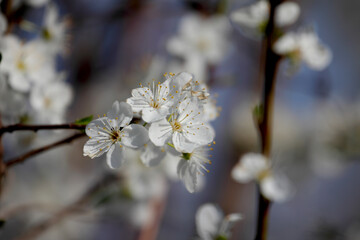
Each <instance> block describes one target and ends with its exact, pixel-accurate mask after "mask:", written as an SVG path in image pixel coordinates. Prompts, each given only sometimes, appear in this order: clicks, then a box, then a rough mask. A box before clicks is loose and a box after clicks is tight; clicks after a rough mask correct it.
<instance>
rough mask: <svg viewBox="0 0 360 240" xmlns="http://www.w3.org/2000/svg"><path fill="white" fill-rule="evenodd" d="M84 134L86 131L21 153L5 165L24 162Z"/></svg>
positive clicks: (10, 165)
mask: <svg viewBox="0 0 360 240" xmlns="http://www.w3.org/2000/svg"><path fill="white" fill-rule="evenodd" d="M84 136H85V133H77V134H75V135H72V136H70V137H67V138H65V139H63V140H60V141H58V142H55V143H52V144H49V145H46V146H43V147H40V148H38V149H34V150H31V151H30V152H27V153H25V154H23V155H21V156H20V157H17V158H15V159H12V160H9V161H7V162H6V163H5V166H6V168H9V167H12V166H13V165H16V164H19V163H23V162H24V161H25V160H26V159H27V158H29V157H32V156H34V155H37V154H39V153H42V152H45V151H47V150H49V149H51V148H54V147H57V146H60V145H63V144H66V143H71V142H72V141H74V140H75V139H78V138H81V137H84Z"/></svg>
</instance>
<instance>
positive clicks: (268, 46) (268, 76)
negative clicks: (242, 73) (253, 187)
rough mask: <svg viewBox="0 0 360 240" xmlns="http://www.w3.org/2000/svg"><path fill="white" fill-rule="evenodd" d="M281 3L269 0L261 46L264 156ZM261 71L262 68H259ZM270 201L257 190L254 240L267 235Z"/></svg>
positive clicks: (269, 131) (268, 138)
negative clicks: (274, 42) (267, 17)
mask: <svg viewBox="0 0 360 240" xmlns="http://www.w3.org/2000/svg"><path fill="white" fill-rule="evenodd" d="M280 3H281V0H270V17H269V22H268V25H267V27H266V30H265V38H264V40H263V46H264V47H265V51H264V53H265V56H264V58H263V59H265V62H264V64H261V67H264V71H263V72H264V86H263V89H264V91H263V99H262V106H263V113H262V118H261V121H260V122H259V130H260V137H261V152H262V154H263V155H264V156H266V157H270V152H271V140H272V119H273V111H274V97H275V86H276V84H275V83H276V73H277V69H278V65H279V62H280V59H281V57H280V56H279V55H277V54H276V53H274V51H273V50H272V44H273V41H274V38H275V36H274V32H275V31H274V30H275V26H274V14H275V8H276V7H277V6H278V5H279V4H280ZM261 71H262V70H261ZM270 205H271V202H270V201H269V200H268V199H266V198H265V197H264V196H263V195H262V194H261V192H260V191H258V219H257V229H256V236H255V240H265V239H266V236H267V226H268V216H269V209H270Z"/></svg>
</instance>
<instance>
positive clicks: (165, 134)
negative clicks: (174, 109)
mask: <svg viewBox="0 0 360 240" xmlns="http://www.w3.org/2000/svg"><path fill="white" fill-rule="evenodd" d="M172 132H173V130H172V127H171V125H170V123H169V122H168V121H167V120H166V119H165V118H164V119H162V120H160V121H157V122H154V123H152V124H151V125H150V128H149V138H150V140H151V141H152V142H153V143H154V144H155V146H158V147H160V146H164V144H165V143H166V141H168V140H169V139H170V137H171V135H172Z"/></svg>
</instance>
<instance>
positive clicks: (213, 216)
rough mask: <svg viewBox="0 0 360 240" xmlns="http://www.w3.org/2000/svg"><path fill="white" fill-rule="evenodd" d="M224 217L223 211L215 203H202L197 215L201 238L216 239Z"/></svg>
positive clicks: (198, 231)
mask: <svg viewBox="0 0 360 240" xmlns="http://www.w3.org/2000/svg"><path fill="white" fill-rule="evenodd" d="M223 217H224V216H223V213H222V212H221V211H220V210H219V209H218V208H217V207H215V206H214V205H213V204H209V203H208V204H205V205H202V206H201V207H200V208H199V209H198V210H197V212H196V217H195V220H196V230H197V233H198V234H199V236H200V237H201V239H214V236H216V235H217V234H218V232H217V231H218V229H219V227H220V224H221V221H222V219H223Z"/></svg>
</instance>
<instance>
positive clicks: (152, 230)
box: [138, 194, 166, 240]
mask: <svg viewBox="0 0 360 240" xmlns="http://www.w3.org/2000/svg"><path fill="white" fill-rule="evenodd" d="M150 204H151V207H152V208H153V212H154V216H153V219H152V220H151V221H150V222H149V223H148V224H146V225H145V226H144V227H143V228H142V229H141V230H140V233H139V237H138V240H155V239H157V234H158V231H159V228H160V225H161V220H162V216H163V213H164V210H165V206H166V194H164V196H163V197H162V198H157V199H154V200H153V201H151V202H150Z"/></svg>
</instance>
